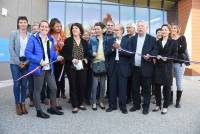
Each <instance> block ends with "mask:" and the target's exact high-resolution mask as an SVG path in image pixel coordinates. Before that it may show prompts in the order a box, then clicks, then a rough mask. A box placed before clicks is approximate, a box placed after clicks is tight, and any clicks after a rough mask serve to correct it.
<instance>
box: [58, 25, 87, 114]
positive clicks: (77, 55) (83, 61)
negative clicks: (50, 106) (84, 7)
mask: <svg viewBox="0 0 200 134" xmlns="http://www.w3.org/2000/svg"><path fill="white" fill-rule="evenodd" d="M83 33H84V30H83V27H82V25H81V24H80V23H73V24H72V25H71V28H70V34H71V37H69V38H67V39H65V42H64V46H63V49H62V51H61V53H62V55H63V56H64V61H65V70H66V73H67V76H68V79H69V86H70V88H69V90H70V91H69V92H70V101H71V104H72V107H73V110H72V113H78V111H79V109H80V110H86V107H85V106H84V105H83V101H84V94H85V88H86V82H87V81H86V80H87V64H88V53H87V41H85V40H84V39H83V38H82V35H83Z"/></svg>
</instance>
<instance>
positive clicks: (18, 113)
mask: <svg viewBox="0 0 200 134" xmlns="http://www.w3.org/2000/svg"><path fill="white" fill-rule="evenodd" d="M16 113H17V115H22V109H21V105H20V104H16Z"/></svg>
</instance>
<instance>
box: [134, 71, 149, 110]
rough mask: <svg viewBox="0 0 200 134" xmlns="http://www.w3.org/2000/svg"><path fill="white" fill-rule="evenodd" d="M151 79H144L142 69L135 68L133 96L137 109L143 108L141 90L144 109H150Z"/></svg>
mask: <svg viewBox="0 0 200 134" xmlns="http://www.w3.org/2000/svg"><path fill="white" fill-rule="evenodd" d="M151 80H152V79H151V77H143V76H142V73H141V69H140V67H134V69H133V79H132V84H133V85H132V86H133V87H132V96H133V105H134V106H135V107H137V108H140V107H141V90H140V87H142V90H143V98H144V99H143V105H142V107H143V109H149V105H150V98H151Z"/></svg>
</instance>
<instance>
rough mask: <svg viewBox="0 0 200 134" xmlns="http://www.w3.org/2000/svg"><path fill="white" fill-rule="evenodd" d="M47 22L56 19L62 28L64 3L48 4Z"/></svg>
mask: <svg viewBox="0 0 200 134" xmlns="http://www.w3.org/2000/svg"><path fill="white" fill-rule="evenodd" d="M48 16H49V21H50V20H51V19H52V18H58V19H59V20H60V21H61V23H62V25H63V26H64V16H65V3H64V2H49V14H48Z"/></svg>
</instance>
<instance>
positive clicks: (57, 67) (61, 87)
mask: <svg viewBox="0 0 200 134" xmlns="http://www.w3.org/2000/svg"><path fill="white" fill-rule="evenodd" d="M62 67H63V64H62V63H61V62H55V63H54V76H55V79H56V85H57V93H56V98H60V95H61V94H63V95H64V94H65V75H64V73H63V75H62V77H61V80H60V81H59V77H60V74H61V71H62Z"/></svg>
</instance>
